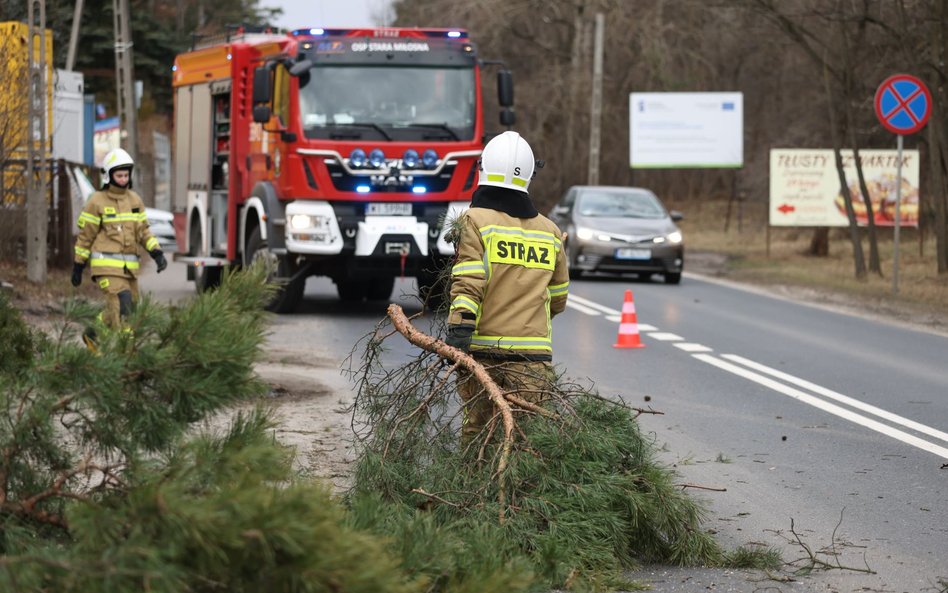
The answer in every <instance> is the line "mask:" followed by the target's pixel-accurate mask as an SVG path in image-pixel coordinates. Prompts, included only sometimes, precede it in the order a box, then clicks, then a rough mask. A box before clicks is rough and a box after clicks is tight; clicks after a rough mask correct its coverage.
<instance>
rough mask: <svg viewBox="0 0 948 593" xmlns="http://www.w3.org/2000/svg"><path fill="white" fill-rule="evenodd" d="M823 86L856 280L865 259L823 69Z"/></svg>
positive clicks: (862, 268) (831, 95)
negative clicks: (847, 220) (847, 221)
mask: <svg viewBox="0 0 948 593" xmlns="http://www.w3.org/2000/svg"><path fill="white" fill-rule="evenodd" d="M823 84H824V86H825V87H826V101H827V107H828V108H829V120H830V122H829V123H830V125H829V128H830V136H831V137H832V140H833V155H834V156H835V157H836V174H837V175H838V176H839V190H840V192H841V193H842V194H843V202H844V203H845V205H846V218H848V219H849V240H850V242H851V243H852V245H853V266H854V268H855V270H854V271H855V274H856V278H857V279H859V280H862V279H864V278H865V277H866V259H865V256H864V255H863V253H862V241H861V240H860V237H859V226H858V225H857V224H856V211H855V210H853V196H852V194H851V193H849V184H848V183H846V171H845V170H844V169H843V155H842V151H841V148H840V134H839V128H837V122H836V110H835V108H834V105H835V103H834V102H833V92H832V89H831V88H830V81H829V72H828V71H827V69H826V68H825V67H824V69H823Z"/></svg>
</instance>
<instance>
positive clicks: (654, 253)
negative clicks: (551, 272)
mask: <svg viewBox="0 0 948 593" xmlns="http://www.w3.org/2000/svg"><path fill="white" fill-rule="evenodd" d="M549 216H550V219H552V220H553V222H555V223H556V224H557V225H558V226H559V227H560V229H561V230H563V231H565V232H566V242H565V245H566V253H567V257H568V258H569V268H570V275H571V276H572V277H574V278H575V277H579V276H581V275H582V274H583V273H586V272H606V273H613V274H615V273H619V274H621V273H626V272H628V273H635V274H637V275H641V276H645V277H648V276H651V274H652V273H655V272H657V273H662V274H664V276H665V282H666V283H668V284H678V283H679V282H681V271H682V268H683V267H684V261H685V245H684V240H683V238H682V235H681V231H680V230H679V229H678V226H677V225H676V224H675V221H677V220H681V219H682V215H681V213H680V212H676V211H674V210H672V211H671V212H669V211H667V210H665V207H664V206H663V205H662V203H661V201H660V200H659V199H658V198H657V197H656V196H655V194H653V193H652V192H651V191H649V190H647V189H643V188H638V187H610V186H598V185H578V186H573V187H571V188H569V190H567V192H566V193H565V194H564V195H563V198H562V199H561V200H560V202H559V204H557V205H556V206H555V207H554V208H553V210H552V211H551V212H550V215H549Z"/></svg>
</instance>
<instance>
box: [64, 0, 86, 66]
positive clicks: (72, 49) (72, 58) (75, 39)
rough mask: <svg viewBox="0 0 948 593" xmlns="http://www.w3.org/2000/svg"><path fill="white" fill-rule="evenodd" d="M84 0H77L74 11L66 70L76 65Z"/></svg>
mask: <svg viewBox="0 0 948 593" xmlns="http://www.w3.org/2000/svg"><path fill="white" fill-rule="evenodd" d="M82 4H83V1H82V0H76V7H75V9H74V10H73V13H72V32H71V33H70V35H69V53H68V54H66V70H72V69H73V68H74V67H75V65H76V45H77V44H78V43H79V21H81V20H82Z"/></svg>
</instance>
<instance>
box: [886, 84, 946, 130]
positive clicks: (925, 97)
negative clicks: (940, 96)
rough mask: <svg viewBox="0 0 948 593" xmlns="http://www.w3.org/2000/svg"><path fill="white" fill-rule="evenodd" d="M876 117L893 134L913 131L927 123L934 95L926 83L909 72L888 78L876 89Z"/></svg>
mask: <svg viewBox="0 0 948 593" xmlns="http://www.w3.org/2000/svg"><path fill="white" fill-rule="evenodd" d="M875 107H876V117H878V118H879V122H881V123H882V125H883V126H885V129H887V130H889V131H890V132H892V133H893V134H899V135H903V136H904V135H906V134H914V133H915V132H918V131H919V130H921V129H922V128H924V127H925V124H926V123H927V122H928V117H929V116H930V115H931V112H932V94H931V93H930V92H929V91H928V87H927V86H925V83H924V82H922V81H921V80H919V79H918V78H916V77H914V76H912V75H910V74H896V75H894V76H890V77H889V78H887V79H885V80H884V81H883V82H882V84H880V85H879V88H878V89H877V90H876V100H875Z"/></svg>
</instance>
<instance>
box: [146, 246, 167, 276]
mask: <svg viewBox="0 0 948 593" xmlns="http://www.w3.org/2000/svg"><path fill="white" fill-rule="evenodd" d="M148 255H150V256H151V259H153V260H155V265H156V266H158V273H159V274H160V273H162V272H163V271H164V270H165V268H167V267H168V260H166V259H165V254H164V253H163V252H162V251H161V250H160V249H152V250H151V251H149V252H148Z"/></svg>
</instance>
